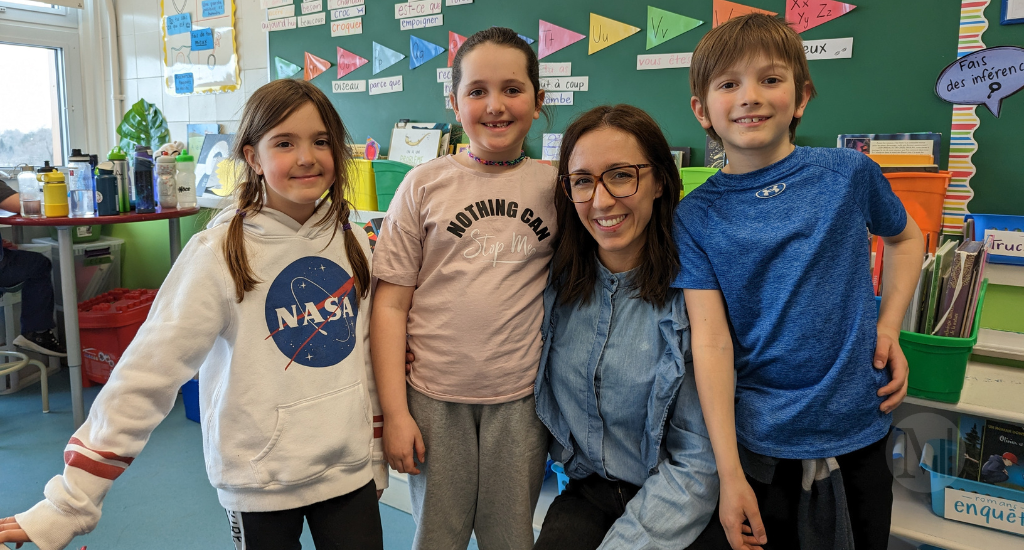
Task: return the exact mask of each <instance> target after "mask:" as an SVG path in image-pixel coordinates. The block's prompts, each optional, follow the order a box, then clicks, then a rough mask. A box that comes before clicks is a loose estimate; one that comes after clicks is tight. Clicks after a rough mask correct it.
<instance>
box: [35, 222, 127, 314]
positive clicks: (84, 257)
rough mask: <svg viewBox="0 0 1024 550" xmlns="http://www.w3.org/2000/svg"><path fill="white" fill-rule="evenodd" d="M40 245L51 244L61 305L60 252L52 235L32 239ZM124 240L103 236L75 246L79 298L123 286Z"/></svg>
mask: <svg viewBox="0 0 1024 550" xmlns="http://www.w3.org/2000/svg"><path fill="white" fill-rule="evenodd" d="M32 242H33V243H36V244H48V245H50V246H51V250H50V259H51V261H52V262H53V293H54V297H55V299H56V301H57V305H58V306H63V305H64V298H63V296H62V295H61V286H60V251H59V250H58V248H57V241H55V240H53V239H50V238H40V239H32ZM122 246H124V239H117V238H114V237H106V236H103V237H100V238H99V240H97V241H93V242H88V243H78V244H73V245H71V248H72V250H73V253H74V256H75V279H76V282H77V285H76V288H77V289H78V301H79V302H82V301H85V300H88V299H89V298H95V297H96V296H99V295H100V294H103V293H104V292H107V291H108V290H113V289H115V288H118V287H120V286H121V247H122Z"/></svg>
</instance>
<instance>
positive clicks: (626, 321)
mask: <svg viewBox="0 0 1024 550" xmlns="http://www.w3.org/2000/svg"><path fill="white" fill-rule="evenodd" d="M598 269H599V274H598V280H597V284H596V285H595V288H594V294H593V296H592V298H591V300H590V303H589V304H587V305H585V306H582V307H579V305H578V304H572V305H567V306H566V305H558V304H557V303H556V292H555V289H554V287H553V286H552V285H550V284H549V285H548V287H547V289H546V290H545V291H544V323H543V325H542V337H543V340H544V347H543V351H542V354H541V362H540V368H539V370H538V372H537V384H536V386H535V389H534V393H535V395H536V398H537V415H538V416H539V417H540V419H541V421H542V422H544V424H545V425H546V426H547V427H548V430H550V431H551V434H552V435H553V436H554V442H553V443H552V445H551V449H550V453H551V458H552V459H554V460H557V461H559V462H561V463H563V464H564V465H565V466H566V468H565V470H566V473H567V474H568V475H569V476H570V477H572V478H574V479H580V478H583V477H586V476H588V475H590V474H598V475H601V476H602V477H605V478H610V479H621V480H623V481H628V482H630V483H633V484H634V485H639V486H641V489H640V492H639V493H637V495H636V496H635V497H634V498H633V499H632V500H631V501H630V502H629V504H628V505H627V506H626V511H625V513H624V514H623V515H622V516H621V517H620V518H619V519H618V520H617V521H616V522H615V523H614V524H613V525H612V527H611V529H610V530H609V531H608V534H607V535H606V536H605V539H604V541H603V542H602V544H601V546H600V549H611V548H631V549H639V548H685V547H686V546H688V545H689V544H691V543H692V542H693V541H694V539H696V538H697V536H698V535H699V534H700V533H701V531H703V530H704V528H705V527H706V526H707V524H708V521H709V520H711V516H712V514H713V512H714V509H715V505H716V504H717V502H718V473H717V471H716V469H715V459H714V454H713V453H712V449H711V441H710V439H708V433H707V428H706V427H705V425H704V416H703V414H702V413H701V409H700V403H699V402H698V401H697V390H696V385H695V383H694V379H693V373H692V368H687V367H688V366H691V367H692V363H690V361H691V356H690V332H689V329H690V325H689V321H688V319H687V317H686V306H685V305H684V302H683V295H682V292H678V291H673V294H672V296H671V298H670V300H669V302H668V303H667V304H666V305H665V307H663V308H655V307H654V306H652V305H650V304H647V303H646V302H643V301H642V300H640V298H635V297H633V296H632V295H633V292H632V291H630V290H629V289H628V288H627V287H628V274H625V273H620V274H613V273H611V272H609V271H608V270H607V269H605V268H604V266H601V265H600V263H599V262H598ZM565 316H569V317H568V319H566V318H565ZM556 330H558V331H565V334H557V335H555V334H554V333H555V331H556ZM644 335H646V336H644ZM553 336H556V337H553ZM556 340H557V342H558V347H557V349H552V343H553V341H556ZM651 340H653V341H651ZM606 352H607V353H606ZM553 357H561V358H564V360H563V361H557V363H558V364H555V362H553V361H552V360H551V359H552V358H553ZM624 360H628V361H630V362H629V363H628V364H626V363H623V361H624ZM623 368H627V369H645V370H643V371H632V372H630V373H627V376H621V375H617V374H616V371H619V373H620V374H621V373H622V372H623V371H622V369H623ZM558 369H562V370H561V371H558ZM566 370H568V372H566ZM626 379H628V380H629V382H627V383H624V380H626ZM552 380H558V381H559V382H558V383H559V384H562V385H563V386H562V387H561V388H557V389H556V388H555V387H553V385H552ZM566 385H568V386H569V388H566V387H565V386H566ZM556 396H557V397H556ZM637 427H639V428H640V430H642V431H641V433H638V430H637ZM629 448H632V449H633V452H632V453H631V454H629V455H627V454H626V453H624V452H623V450H624V449H629Z"/></svg>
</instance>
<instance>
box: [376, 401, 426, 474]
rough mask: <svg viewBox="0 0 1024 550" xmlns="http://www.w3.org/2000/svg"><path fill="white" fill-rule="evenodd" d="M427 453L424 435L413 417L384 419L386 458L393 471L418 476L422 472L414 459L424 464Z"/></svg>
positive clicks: (386, 417)
mask: <svg viewBox="0 0 1024 550" xmlns="http://www.w3.org/2000/svg"><path fill="white" fill-rule="evenodd" d="M426 452H427V450H426V448H425V447H424V446H423V435H422V434H421V433H420V428H419V426H417V425H416V421H415V420H413V418H412V416H411V415H409V414H406V415H404V416H400V417H397V418H396V417H393V416H385V417H384V458H385V459H386V460H387V461H388V466H391V469H393V470H395V471H396V472H399V473H403V474H411V475H417V474H419V473H420V470H419V468H417V467H416V462H415V461H414V458H415V459H417V460H418V461H419V462H420V463H421V464H422V463H423V460H424V458H425V454H426ZM414 453H415V457H414V456H413V454H414Z"/></svg>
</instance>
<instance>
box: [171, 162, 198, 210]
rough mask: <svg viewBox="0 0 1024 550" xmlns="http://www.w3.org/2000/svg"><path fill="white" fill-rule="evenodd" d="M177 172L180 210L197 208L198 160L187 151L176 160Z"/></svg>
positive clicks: (176, 181) (175, 179)
mask: <svg viewBox="0 0 1024 550" xmlns="http://www.w3.org/2000/svg"><path fill="white" fill-rule="evenodd" d="M175 164H177V168H178V170H177V172H176V173H175V175H174V183H175V185H177V186H178V208H195V207H196V204H197V202H196V159H194V158H192V155H190V154H188V149H185V150H184V151H182V152H181V154H180V155H178V158H176V159H175Z"/></svg>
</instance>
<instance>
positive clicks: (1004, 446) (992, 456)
mask: <svg viewBox="0 0 1024 550" xmlns="http://www.w3.org/2000/svg"><path fill="white" fill-rule="evenodd" d="M1022 459H1024V426H1022V425H1019V424H1011V423H1009V422H1000V421H998V420H986V421H985V431H984V434H983V435H982V438H981V456H980V460H979V463H980V464H981V471H980V472H979V475H978V481H980V482H982V483H989V484H992V485H998V486H1000V487H1006V488H1008V489H1014V490H1017V491H1024V464H1022V463H1021V460H1022Z"/></svg>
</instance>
